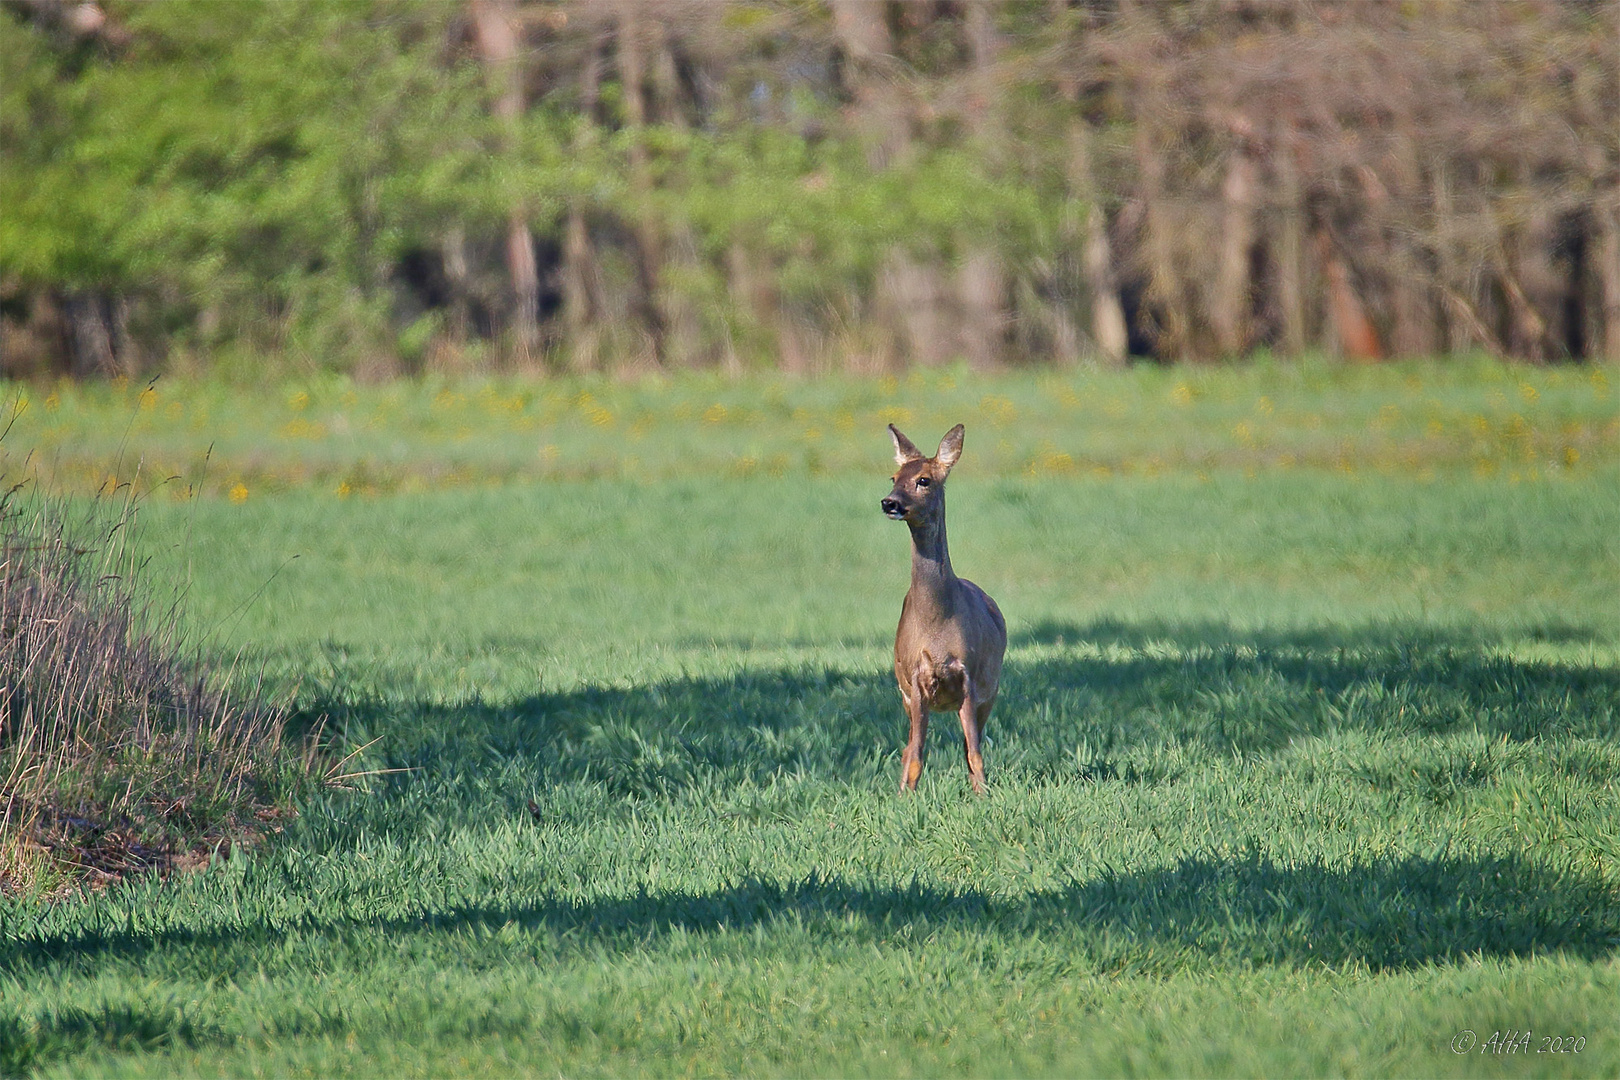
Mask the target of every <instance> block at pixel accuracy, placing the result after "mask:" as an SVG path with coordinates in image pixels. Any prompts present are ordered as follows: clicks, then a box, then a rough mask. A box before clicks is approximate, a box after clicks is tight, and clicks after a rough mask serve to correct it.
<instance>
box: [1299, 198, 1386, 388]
mask: <svg viewBox="0 0 1620 1080" xmlns="http://www.w3.org/2000/svg"><path fill="white" fill-rule="evenodd" d="M1316 253H1317V258H1318V259H1319V260H1320V261H1321V263H1322V274H1323V277H1325V278H1326V279H1327V293H1328V303H1327V307H1328V314H1329V315H1330V316H1331V318H1330V320H1329V321H1330V322H1331V323H1332V326H1333V338H1334V344H1335V345H1336V346H1337V348H1338V351H1339V355H1340V356H1342V357H1344V359H1346V360H1349V361H1351V362H1353V363H1361V364H1365V363H1374V362H1376V361H1379V360H1382V359H1383V358H1384V349H1383V346H1382V345H1380V344H1379V342H1378V331H1377V330H1375V329H1374V328H1373V324H1372V321H1371V320H1370V319H1368V318H1367V311H1366V309H1365V308H1364V307H1362V305H1361V297H1359V296H1357V295H1356V290H1355V287H1354V286H1353V285H1351V283H1350V270H1349V268H1348V267H1347V266H1345V264H1344V260H1343V259H1342V258H1340V257H1339V253H1338V250H1337V249H1336V248H1335V247H1334V245H1333V239H1332V237H1330V236H1329V235H1328V232H1327V230H1326V229H1320V230H1318V231H1317V233H1316Z"/></svg>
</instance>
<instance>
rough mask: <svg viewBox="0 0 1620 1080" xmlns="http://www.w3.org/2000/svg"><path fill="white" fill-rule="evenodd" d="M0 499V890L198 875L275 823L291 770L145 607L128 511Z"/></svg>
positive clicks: (177, 628)
mask: <svg viewBox="0 0 1620 1080" xmlns="http://www.w3.org/2000/svg"><path fill="white" fill-rule="evenodd" d="M24 491H25V489H24V488H23V487H22V486H20V485H19V486H18V487H14V488H12V490H11V491H10V492H9V493H8V494H7V495H6V496H5V497H4V498H3V499H0V891H5V892H20V891H30V890H37V891H40V892H42V893H46V894H48V893H52V892H60V891H63V890H65V889H70V888H72V887H73V886H74V885H75V884H78V883H84V882H88V883H90V884H92V885H94V884H99V883H105V882H107V881H110V880H114V879H116V878H117V877H119V876H121V875H122V874H124V873H128V872H132V871H139V870H146V869H156V870H159V871H167V870H170V869H174V868H184V867H187V866H190V865H197V864H200V863H206V862H207V860H208V858H209V857H210V856H211V854H212V853H213V852H216V851H228V850H229V848H230V846H231V844H233V843H241V842H243V841H249V842H251V841H252V840H253V839H255V838H256V837H258V836H259V835H262V832H263V831H264V830H265V829H266V828H273V827H274V826H273V825H272V824H270V823H271V822H273V821H274V820H275V819H276V818H277V817H278V816H280V815H281V814H282V813H283V810H282V808H281V807H282V804H284V802H285V796H286V795H287V794H288V793H290V791H291V789H292V786H293V785H295V784H296V783H297V782H298V778H299V775H300V774H303V775H308V771H309V766H310V764H311V762H310V760H309V757H308V755H307V754H306V755H304V756H302V757H300V756H299V755H297V754H294V753H289V752H288V750H287V749H286V748H285V745H284V741H283V734H284V730H283V729H284V723H285V718H284V716H283V715H282V714H281V713H280V712H279V711H278V710H276V709H274V708H272V707H270V706H269V705H267V704H266V703H265V701H264V700H263V698H262V696H261V695H260V694H259V693H258V688H257V687H256V686H255V687H253V688H252V689H251V690H250V691H249V692H248V693H247V694H245V695H242V694H229V693H226V692H224V691H223V690H222V689H221V682H222V680H221V679H220V678H219V675H220V673H218V672H214V671H210V670H209V666H208V664H207V663H206V662H205V661H204V660H203V658H202V657H201V655H200V654H199V653H198V652H197V651H196V650H195V649H194V648H191V647H189V646H188V645H187V643H186V641H185V639H184V636H183V631H182V629H181V620H180V618H179V615H180V611H179V594H178V593H177V592H176V593H174V595H173V599H172V600H171V601H170V602H168V603H166V604H164V603H159V602H156V601H154V599H153V596H154V593H153V591H152V588H151V585H150V583H148V582H146V581H144V580H143V576H142V574H141V570H142V564H141V562H140V560H139V559H138V557H137V556H136V554H135V553H134V551H133V548H132V546H131V544H130V543H129V535H130V531H131V528H132V526H133V525H134V522H135V517H136V503H135V501H134V499H133V498H132V497H129V496H128V495H127V489H126V493H125V497H124V498H122V499H112V500H109V499H98V500H95V501H94V502H92V503H90V504H88V505H87V506H82V507H80V508H75V507H74V506H73V505H72V504H69V503H65V502H62V501H59V500H53V499H52V498H50V497H47V496H41V495H38V494H25V493H24Z"/></svg>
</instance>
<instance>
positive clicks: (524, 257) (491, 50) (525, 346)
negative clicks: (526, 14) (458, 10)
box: [472, 0, 540, 360]
mask: <svg viewBox="0 0 1620 1080" xmlns="http://www.w3.org/2000/svg"><path fill="white" fill-rule="evenodd" d="M472 16H473V28H474V36H475V37H476V39H477V41H478V51H479V54H480V55H481V56H482V57H483V60H484V64H485V67H486V70H487V71H488V75H489V83H490V87H491V89H492V90H493V91H494V92H495V106H494V111H495V116H496V118H497V119H499V120H500V121H501V124H502V127H503V128H504V130H505V140H506V145H505V146H503V147H502V149H503V151H505V152H508V153H510V152H511V151H512V149H513V147H514V145H515V143H516V142H517V134H518V123H519V121H520V120H521V118H522V115H523V105H524V102H523V71H522V67H521V65H520V64H519V62H518V36H517V7H516V5H515V4H514V2H513V0H472ZM506 269H507V274H508V276H509V278H510V279H511V284H512V329H513V332H514V337H515V339H516V342H517V346H518V350H519V352H520V353H521V354H522V357H521V358H522V359H523V360H528V358H529V355H530V353H531V352H532V351H533V350H534V349H535V348H536V347H537V346H538V344H539V340H540V330H539V315H540V272H539V267H538V265H537V264H536V262H535V257H534V237H533V236H532V235H530V232H529V217H528V210H527V208H526V207H524V206H522V205H521V203H520V205H518V206H514V207H513V208H512V210H511V212H510V213H509V214H508V216H507V221H506Z"/></svg>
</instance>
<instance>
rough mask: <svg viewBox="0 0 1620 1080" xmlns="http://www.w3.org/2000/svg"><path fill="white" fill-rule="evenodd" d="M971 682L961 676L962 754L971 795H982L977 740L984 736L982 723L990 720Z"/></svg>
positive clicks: (981, 760) (981, 759)
mask: <svg viewBox="0 0 1620 1080" xmlns="http://www.w3.org/2000/svg"><path fill="white" fill-rule="evenodd" d="M975 697H976V695H975V694H974V691H973V682H972V680H970V679H969V678H968V677H967V676H966V675H963V676H962V708H961V709H960V710H958V715H959V716H961V718H962V752H963V755H964V756H965V757H966V758H967V767H968V780H969V781H970V782H971V783H972V784H973V794H975V795H983V794H984V754H983V753H981V752H980V750H979V738H980V736H982V735H983V734H984V723H985V721H986V720H988V719H990V703H989V702H983V703H981V702H979V701H977V700H975Z"/></svg>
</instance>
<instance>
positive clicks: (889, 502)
mask: <svg viewBox="0 0 1620 1080" xmlns="http://www.w3.org/2000/svg"><path fill="white" fill-rule="evenodd" d="M878 505H879V506H881V507H883V512H884V513H885V514H888V515H889V516H890V517H894V516H895V515H896V514H898V513H899V512H900V500H899V499H884V500H883V501H882V502H881V503H879V504H878Z"/></svg>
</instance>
